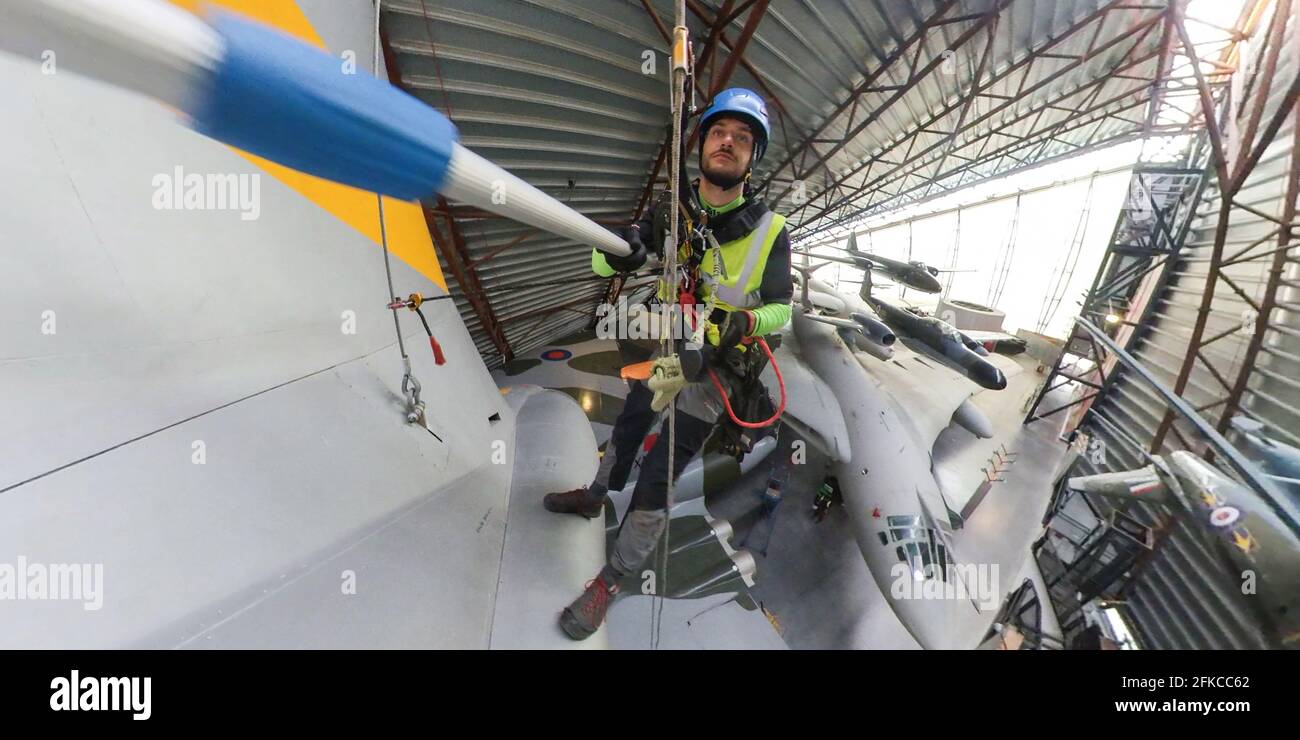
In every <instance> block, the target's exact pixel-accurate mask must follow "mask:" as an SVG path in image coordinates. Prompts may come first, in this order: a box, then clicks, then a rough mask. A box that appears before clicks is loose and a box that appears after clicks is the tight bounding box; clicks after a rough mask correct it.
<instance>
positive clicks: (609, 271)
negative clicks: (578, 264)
mask: <svg viewBox="0 0 1300 740" xmlns="http://www.w3.org/2000/svg"><path fill="white" fill-rule="evenodd" d="M591 271H592V272H594V273H596V274H597V275H599V276H601V277H614V275H615V273H617V272H618V271H617V270H615V269H614V268H612V267H610V266H609V263H608V262H606V261H605V253H604V252H602V251H600V250H599V249H593V250H591Z"/></svg>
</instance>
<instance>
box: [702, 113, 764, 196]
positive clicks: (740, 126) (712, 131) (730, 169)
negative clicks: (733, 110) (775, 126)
mask: <svg viewBox="0 0 1300 740" xmlns="http://www.w3.org/2000/svg"><path fill="white" fill-rule="evenodd" d="M753 155H754V133H753V132H752V131H750V130H749V124H747V123H745V122H744V121H738V120H736V119H734V118H721V119H718V121H717V122H715V123H714V124H713V125H712V126H710V127H709V130H708V132H707V133H705V135H704V153H703V154H702V155H701V157H700V169H701V170H702V171H703V172H704V174H705V175H706V176H708V178H709V180H711V181H713V182H736V183H739V182H740V181H741V180H742V179H743V178H744V176H745V171H746V170H748V169H749V160H750V157H752V156H753Z"/></svg>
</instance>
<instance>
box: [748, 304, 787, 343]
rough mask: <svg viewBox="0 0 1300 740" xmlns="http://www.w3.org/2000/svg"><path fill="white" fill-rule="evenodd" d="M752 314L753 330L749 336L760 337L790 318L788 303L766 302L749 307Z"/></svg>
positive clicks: (774, 329) (779, 326) (781, 325)
mask: <svg viewBox="0 0 1300 740" xmlns="http://www.w3.org/2000/svg"><path fill="white" fill-rule="evenodd" d="M750 313H752V314H754V331H753V333H752V334H751V336H755V337H761V336H765V335H767V334H771V333H772V332H774V331H776V330H777V329H780V328H781V327H783V326H785V322H787V321H789V320H790V304H789V303H768V304H764V305H762V306H759V307H758V308H755V309H751V310H750Z"/></svg>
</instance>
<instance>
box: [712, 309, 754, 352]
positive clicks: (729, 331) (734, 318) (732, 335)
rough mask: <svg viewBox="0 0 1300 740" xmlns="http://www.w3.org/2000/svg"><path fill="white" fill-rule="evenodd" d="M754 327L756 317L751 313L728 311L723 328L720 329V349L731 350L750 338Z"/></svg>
mask: <svg viewBox="0 0 1300 740" xmlns="http://www.w3.org/2000/svg"><path fill="white" fill-rule="evenodd" d="M753 327H754V315H753V314H751V313H750V312H749V311H728V312H727V318H726V319H724V320H723V322H722V326H720V327H718V348H719V349H723V350H726V349H731V348H733V347H735V346H736V345H737V344H740V340H742V339H744V338H745V337H747V336H749V332H750V331H751V330H752V329H753Z"/></svg>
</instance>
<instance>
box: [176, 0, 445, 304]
mask: <svg viewBox="0 0 1300 740" xmlns="http://www.w3.org/2000/svg"><path fill="white" fill-rule="evenodd" d="M171 2H172V3H173V4H175V5H178V6H180V7H182V8H185V9H186V10H189V11H190V12H192V13H201V12H202V6H203V5H207V4H211V5H215V6H218V7H221V8H224V9H226V10H230V11H233V12H236V13H240V14H241V15H244V16H246V17H248V18H252V19H253V20H256V21H259V22H261V23H264V24H266V25H268V26H272V27H274V28H277V29H279V30H281V31H284V32H285V33H287V34H289V35H291V36H294V37H295V38H298V39H300V40H301V41H304V42H306V43H309V44H311V45H313V46H316V47H318V48H321V49H325V43H324V42H323V41H321V38H320V35H319V34H317V33H316V29H315V28H314V27H313V26H312V24H311V21H310V20H308V19H307V16H306V14H304V13H303V12H302V9H301V8H299V7H298V3H297V2H295V0H211V2H210V3H207V2H202V1H201V0H171ZM362 74H364V71H363V72H362ZM231 149H232V150H233V151H235V152H237V153H238V154H239V155H240V156H242V157H243V158H244V159H247V160H248V161H249V162H252V163H253V164H254V165H257V166H258V167H259V168H261V169H262V170H263V171H265V172H266V173H267V174H269V175H271V176H272V177H274V178H275V179H277V180H279V181H280V182H282V183H284V184H285V185H288V186H289V187H291V188H293V189H294V190H296V191H298V193H300V194H301V195H303V196H304V197H306V198H307V199H308V200H310V201H311V202H313V203H315V204H316V205H318V206H320V207H321V208H323V209H325V211H327V212H329V213H330V214H332V215H333V216H334V217H335V218H337V219H339V220H340V221H342V222H343V223H345V224H347V225H348V226H351V227H352V228H354V229H356V230H357V231H359V232H361V233H362V234H364V235H365V236H366V238H368V239H370V241H372V242H374V243H375V244H379V243H380V234H379V209H378V207H376V205H375V194H374V193H372V192H368V191H365V190H359V189H357V188H354V187H350V186H348V185H341V184H339V183H336V182H333V181H331V180H325V179H322V178H319V177H315V176H313V175H308V174H306V173H303V172H299V171H297V170H294V169H290V168H288V167H285V166H283V165H280V164H276V163H275V162H272V161H270V160H267V159H263V158H261V157H258V156H256V155H253V154H249V153H248V152H245V151H243V150H240V149H235V148H234V147H231ZM384 220H385V222H386V223H387V225H388V248H389V250H391V251H392V253H393V254H394V255H396V256H397V258H398V259H400V260H402V261H403V262H405V263H406V264H407V265H409V266H410V267H411V268H412V269H414V270H415V271H416V272H418V273H420V274H421V275H423V276H424V277H426V278H428V279H429V280H431V281H433V282H434V283H435V284H437V285H438V286H439V287H440V288H442V289H443V290H444V291H445V290H447V279H446V278H445V277H444V276H443V274H442V267H441V266H440V265H439V264H438V257H437V254H436V253H435V252H434V250H433V241H432V240H431V238H430V236H429V227H428V224H427V223H426V222H425V220H424V213H423V212H422V211H421V210H420V204H419V203H415V202H410V201H403V200H397V199H394V198H389V197H387V196H385V197H384Z"/></svg>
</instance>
